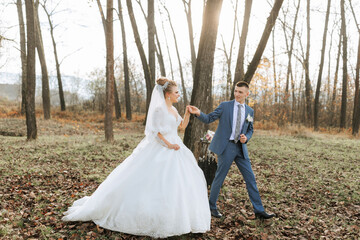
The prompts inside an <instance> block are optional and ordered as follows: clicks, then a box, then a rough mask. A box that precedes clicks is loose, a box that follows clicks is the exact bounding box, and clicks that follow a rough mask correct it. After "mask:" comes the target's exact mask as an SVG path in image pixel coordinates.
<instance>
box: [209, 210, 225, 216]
mask: <svg viewBox="0 0 360 240" xmlns="http://www.w3.org/2000/svg"><path fill="white" fill-rule="evenodd" d="M210 212H211V216H213V217H216V218H221V217H222V214H221V213H220V212H219V211H218V210H217V209H210Z"/></svg>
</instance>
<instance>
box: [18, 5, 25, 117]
mask: <svg viewBox="0 0 360 240" xmlns="http://www.w3.org/2000/svg"><path fill="white" fill-rule="evenodd" d="M16 7H17V10H18V18H19V28H20V56H21V115H24V114H25V101H26V36H25V23H24V15H23V10H22V1H21V0H17V2H16Z"/></svg>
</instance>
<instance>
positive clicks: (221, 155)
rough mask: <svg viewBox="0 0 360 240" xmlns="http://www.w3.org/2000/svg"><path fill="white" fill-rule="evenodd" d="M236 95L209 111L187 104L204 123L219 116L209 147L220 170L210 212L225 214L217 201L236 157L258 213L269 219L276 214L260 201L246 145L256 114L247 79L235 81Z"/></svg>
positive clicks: (217, 171) (259, 215) (256, 215)
mask: <svg viewBox="0 0 360 240" xmlns="http://www.w3.org/2000/svg"><path fill="white" fill-rule="evenodd" d="M234 96H235V100H232V101H228V102H222V103H221V104H220V105H219V106H218V107H217V108H216V109H215V110H214V111H213V112H212V113H209V114H204V113H203V112H201V111H200V110H199V109H198V108H197V107H194V106H188V109H189V111H190V113H191V114H195V116H196V117H197V118H198V119H199V120H200V121H202V122H204V123H211V122H214V121H215V120H217V119H220V120H219V125H218V127H217V129H216V132H215V135H214V137H213V139H212V141H211V144H210V146H209V149H210V150H211V151H212V152H214V153H216V154H217V155H218V164H217V170H216V173H215V178H214V180H213V182H212V185H211V192H210V200H209V203H210V210H211V215H212V216H214V217H218V218H220V217H221V216H222V215H221V213H220V212H219V210H218V209H217V207H216V201H217V199H218V196H219V193H220V188H221V186H222V184H223V182H224V180H225V177H226V175H227V173H228V171H229V169H230V167H231V164H232V162H233V161H235V163H236V165H237V167H238V168H239V170H240V172H241V174H242V175H243V178H244V180H245V183H246V189H247V191H248V194H249V197H250V201H251V203H252V205H253V208H254V212H255V217H256V218H259V219H269V218H272V217H274V216H275V215H274V214H267V213H266V212H265V210H264V207H263V205H262V203H261V198H260V194H259V190H258V188H257V186H256V180H255V175H254V173H253V171H252V168H251V163H250V159H249V155H248V150H247V146H246V143H247V142H248V141H249V140H250V138H251V136H252V134H253V117H254V110H253V109H252V108H251V107H249V106H248V105H246V104H245V99H246V97H247V96H249V85H248V83H247V82H243V81H240V82H238V83H236V86H235V90H234Z"/></svg>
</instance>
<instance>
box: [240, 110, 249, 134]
mask: <svg viewBox="0 0 360 240" xmlns="http://www.w3.org/2000/svg"><path fill="white" fill-rule="evenodd" d="M244 106H245V118H244V124H243V127H242V129H241V133H245V129H247V124H248V123H247V121H246V117H247V114H248V105H246V104H245V105H244Z"/></svg>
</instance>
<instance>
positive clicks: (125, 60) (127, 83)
mask: <svg viewBox="0 0 360 240" xmlns="http://www.w3.org/2000/svg"><path fill="white" fill-rule="evenodd" d="M118 8H119V19H120V26H121V37H122V47H123V64H124V76H125V106H126V119H128V120H131V119H132V114H131V99H130V78H129V64H128V56H127V47H126V33H125V25H124V17H123V8H122V4H121V0H118Z"/></svg>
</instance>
